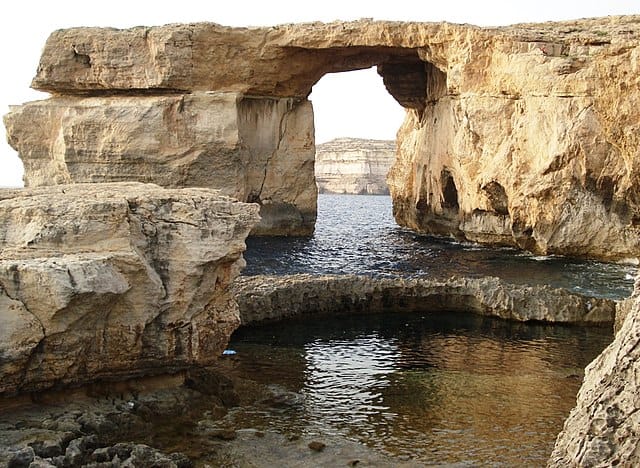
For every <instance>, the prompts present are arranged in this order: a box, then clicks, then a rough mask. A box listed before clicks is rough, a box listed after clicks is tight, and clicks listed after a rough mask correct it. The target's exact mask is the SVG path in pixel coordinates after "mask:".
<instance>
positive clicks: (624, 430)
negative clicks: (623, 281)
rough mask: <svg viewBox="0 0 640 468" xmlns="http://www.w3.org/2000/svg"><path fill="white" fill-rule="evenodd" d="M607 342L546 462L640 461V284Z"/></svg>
mask: <svg viewBox="0 0 640 468" xmlns="http://www.w3.org/2000/svg"><path fill="white" fill-rule="evenodd" d="M632 301H633V304H632V307H631V309H630V310H629V312H628V313H627V315H626V318H625V319H624V322H623V323H622V326H621V328H620V330H619V331H618V332H617V333H616V336H615V339H614V341H613V343H611V344H610V345H609V346H608V347H607V348H606V349H605V350H604V351H603V352H602V353H601V354H600V355H599V356H598V357H597V358H596V359H595V360H594V361H593V362H592V363H591V364H589V365H588V366H587V368H586V370H585V376H584V381H583V383H582V387H581V388H580V391H579V392H578V398H577V402H576V406H575V408H574V409H573V410H572V411H571V414H570V415H569V417H568V418H567V420H566V421H565V424H564V429H563V430H562V432H561V433H560V435H559V436H558V439H557V441H556V445H555V447H554V449H553V453H552V454H551V458H550V459H549V466H553V467H564V466H637V464H638V462H639V461H640V411H639V408H640V283H638V282H636V289H635V294H634V297H633V298H632Z"/></svg>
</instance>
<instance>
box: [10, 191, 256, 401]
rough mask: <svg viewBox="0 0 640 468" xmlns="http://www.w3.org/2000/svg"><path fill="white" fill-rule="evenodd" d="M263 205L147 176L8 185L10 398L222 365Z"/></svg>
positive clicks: (235, 323) (234, 326) (236, 314)
mask: <svg viewBox="0 0 640 468" xmlns="http://www.w3.org/2000/svg"><path fill="white" fill-rule="evenodd" d="M257 211H258V207H257V205H247V204H244V203H238V202H236V201H234V200H232V199H229V198H227V197H225V196H222V195H220V194H219V193H218V192H216V191H213V190H208V189H163V188H161V187H158V186H156V185H145V184H139V183H113V184H86V185H82V184H81V185H60V186H56V187H43V188H34V189H24V190H2V191H0V324H1V325H0V375H2V379H0V396H5V395H10V394H14V393H17V392H26V391H33V390H41V389H45V388H52V387H56V386H63V385H70V384H79V383H83V382H87V381H96V380H101V379H124V378H131V377H136V376H143V375H149V374H153V373H167V372H172V371H176V370H179V369H181V368H185V367H187V366H190V365H194V364H207V363H211V362H214V361H215V360H216V358H217V357H218V356H219V355H220V353H221V352H222V350H223V349H224V347H225V346H226V344H227V341H228V339H229V336H230V335H231V333H232V332H233V331H234V330H235V328H236V327H237V326H238V324H239V317H238V309H237V304H236V302H235V301H234V299H233V297H232V296H231V294H230V292H229V287H230V284H231V282H232V281H233V279H234V278H235V277H236V276H237V275H238V273H239V270H240V268H242V267H243V266H244V260H243V258H242V252H243V251H244V249H245V244H244V240H245V238H246V236H247V235H248V233H249V230H250V229H251V228H252V227H253V226H254V225H255V224H256V223H257V221H258V215H257Z"/></svg>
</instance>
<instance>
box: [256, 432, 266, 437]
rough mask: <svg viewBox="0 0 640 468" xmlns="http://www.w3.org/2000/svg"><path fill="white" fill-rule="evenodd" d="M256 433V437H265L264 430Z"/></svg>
mask: <svg viewBox="0 0 640 468" xmlns="http://www.w3.org/2000/svg"><path fill="white" fill-rule="evenodd" d="M254 435H255V436H256V437H260V438H263V437H264V432H262V431H256V432H255V434H254Z"/></svg>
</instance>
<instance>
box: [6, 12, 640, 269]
mask: <svg viewBox="0 0 640 468" xmlns="http://www.w3.org/2000/svg"><path fill="white" fill-rule="evenodd" d="M374 65H376V66H377V67H378V72H379V73H380V74H381V75H382V78H383V81H384V83H385V86H386V88H387V89H388V91H389V92H390V93H391V95H392V96H393V97H394V98H395V99H396V100H397V101H398V102H399V103H400V104H402V105H403V106H404V107H405V108H406V109H407V115H406V119H405V122H404V124H403V126H402V128H401V129H400V131H399V134H398V157H397V159H396V163H395V164H394V167H393V168H392V170H391V172H390V175H389V179H388V181H389V188H390V191H391V194H392V197H393V199H394V211H395V216H396V219H397V220H398V222H399V223H400V224H403V225H405V226H409V227H411V228H413V229H416V230H419V231H423V232H429V233H436V234H443V235H453V236H456V237H459V238H463V239H469V240H473V241H478V242H484V243H490V244H506V245H515V246H518V247H520V248H523V249H527V250H531V251H533V252H538V253H555V254H567V255H577V256H583V257H595V258H604V259H620V258H626V257H637V256H638V251H639V247H640V228H639V224H640V221H639V220H640V192H639V191H638V190H639V189H638V187H640V180H639V179H640V177H639V171H640V169H638V167H639V165H638V161H639V158H640V154H639V151H640V149H639V148H640V144H639V143H640V141H639V136H638V135H640V131H639V130H640V120H639V117H638V113H637V112H636V109H638V107H639V106H640V91H638V90H639V89H640V17H638V16H623V17H608V18H597V19H589V20H578V21H568V22H563V23H545V24H537V25H527V24H525V25H516V26H512V27H505V28H490V29H483V28H478V27H474V26H469V25H454V24H448V23H400V22H384V21H368V20H362V21H355V22H347V23H344V22H335V23H329V24H322V23H311V24H301V25H295V24H294V25H283V26H276V27H271V28H228V27H224V26H220V25H216V24H211V23H196V24H181V25H168V26H159V27H150V28H149V27H138V28H132V29H127V30H117V29H104V28H75V29H67V30H61V31H56V32H54V33H53V34H52V35H51V36H50V38H49V40H48V41H47V44H46V46H45V48H44V52H43V55H42V58H41V61H40V65H39V67H38V71H37V75H36V77H35V78H34V80H33V84H32V85H33V86H34V87H35V88H36V89H41V90H45V91H49V92H52V93H53V94H54V97H53V98H51V99H50V100H47V101H44V102H37V103H31V104H26V105H24V106H22V107H21V108H15V109H14V110H13V111H12V113H11V114H9V115H8V116H7V117H6V119H5V122H6V125H7V127H8V135H9V140H10V142H11V144H12V145H13V146H14V147H15V148H16V149H17V150H18V151H19V153H20V156H21V157H22V159H23V161H24V162H25V168H26V176H25V178H26V181H27V184H28V185H43V184H54V183H59V182H61V181H74V182H77V181H92V182H97V181H102V180H105V179H106V180H114V179H117V180H145V181H155V182H158V183H160V184H165V185H166V184H169V185H171V186H174V185H206V186H207V187H218V186H220V187H221V188H222V189H223V190H225V193H228V194H233V195H235V196H238V197H240V199H241V200H245V201H256V202H258V203H260V204H261V205H262V214H263V224H262V232H264V233H269V232H271V233H275V234H282V233H293V234H296V233H298V234H299V233H310V232H311V230H312V225H313V219H314V215H315V193H312V192H314V191H315V184H313V183H312V182H313V155H314V151H313V121H312V112H311V107H310V105H309V103H308V102H307V101H306V96H308V94H309V93H310V90H311V87H312V86H313V84H314V83H315V82H317V81H318V80H319V79H320V78H321V77H322V75H324V74H325V73H329V72H338V71H347V70H355V69H361V68H365V67H370V66H374ZM123 103H124V104H123ZM32 116H33V119H32ZM258 129H261V130H258ZM262 129H264V133H262V131H263V130H262ZM142 130H144V131H142ZM207 130H209V131H207ZM107 168H108V169H107ZM112 174H114V175H112Z"/></svg>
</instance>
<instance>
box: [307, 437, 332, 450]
mask: <svg viewBox="0 0 640 468" xmlns="http://www.w3.org/2000/svg"><path fill="white" fill-rule="evenodd" d="M326 446H327V445H326V444H325V443H323V442H318V441H317V440H314V441H312V442H309V445H308V447H309V448H310V449H311V450H313V451H314V452H322V451H323V450H324V448H325V447H326Z"/></svg>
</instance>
